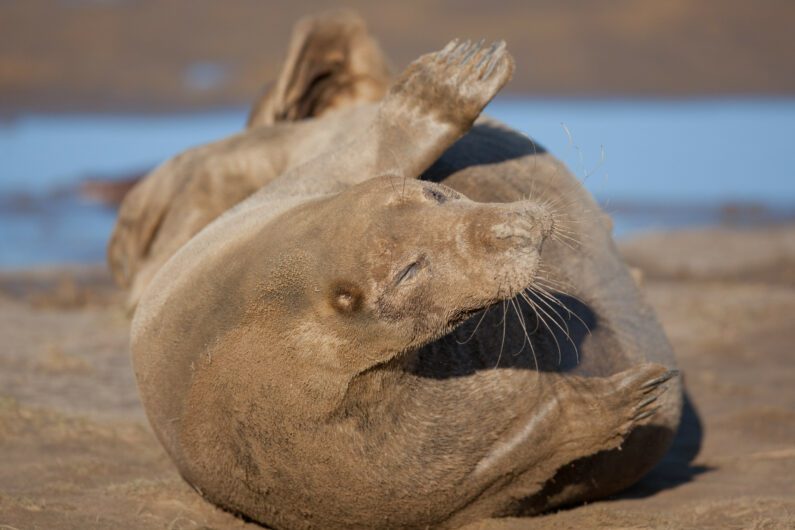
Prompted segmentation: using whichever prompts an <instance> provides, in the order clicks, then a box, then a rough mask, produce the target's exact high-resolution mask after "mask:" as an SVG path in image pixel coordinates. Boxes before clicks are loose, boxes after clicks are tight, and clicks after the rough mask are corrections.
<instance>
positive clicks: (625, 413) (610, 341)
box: [132, 42, 681, 528]
mask: <svg viewBox="0 0 795 530" xmlns="http://www.w3.org/2000/svg"><path fill="white" fill-rule="evenodd" d="M512 68H513V63H512V61H511V58H510V56H509V55H508V54H507V52H506V51H505V49H504V46H503V45H495V46H492V47H491V48H490V49H484V48H482V47H481V46H479V45H471V44H468V43H467V44H458V43H455V42H454V43H451V44H450V45H448V46H447V47H446V48H445V49H444V50H442V51H441V52H438V53H435V54H430V55H427V56H424V57H422V58H420V59H419V60H418V61H416V62H415V63H413V64H412V65H411V66H410V67H409V68H408V69H407V70H406V71H405V72H404V73H403V74H402V75H401V76H400V77H399V78H398V80H397V81H396V83H395V84H394V85H393V87H392V88H391V89H390V91H389V93H388V94H387V96H386V97H385V98H384V100H383V101H382V102H381V103H379V104H378V105H375V106H362V107H358V108H352V109H349V110H340V111H338V112H333V113H330V114H328V115H326V116H324V117H323V118H321V119H317V120H308V121H306V122H300V123H295V124H292V125H284V126H282V127H278V126H277V127H275V128H270V129H268V130H267V131H269V132H265V131H258V130H256V129H254V130H252V131H250V132H248V133H246V134H244V135H242V136H240V137H238V138H235V139H232V140H228V141H227V142H226V143H224V144H217V145H216V146H213V147H209V148H207V149H208V150H216V152H218V153H225V154H226V155H227V156H232V153H234V154H239V153H241V152H249V151H248V149H249V148H250V147H249V146H251V148H252V149H253V146H254V145H256V144H258V143H261V144H263V148H264V150H265V151H266V152H267V153H270V150H271V149H273V151H274V152H278V151H280V150H282V149H284V151H285V152H284V154H283V155H282V156H284V157H285V158H286V159H292V160H295V159H297V158H301V157H300V156H294V155H295V153H294V152H293V150H292V149H290V148H287V149H285V146H287V145H292V144H290V143H289V142H288V140H286V139H284V138H285V137H287V136H288V135H291V134H292V135H294V136H291V137H290V138H291V139H292V140H296V142H297V143H298V145H301V146H304V147H301V148H299V150H300V149H304V150H306V147H305V146H306V145H310V144H313V142H314V144H313V145H314V146H315V147H318V146H320V147H321V148H316V149H315V150H314V152H315V153H318V152H319V153H322V154H320V155H317V156H315V157H314V158H310V157H304V159H303V160H301V162H300V163H298V162H296V163H294V164H290V163H285V164H283V165H282V166H281V167H280V168H279V169H282V170H283V171H274V172H272V173H268V172H264V173H265V175H264V176H260V177H259V178H260V179H261V181H267V185H265V186H264V187H263V188H262V189H261V190H260V191H258V192H256V193H254V194H253V195H252V196H251V197H249V198H248V199H246V200H245V201H243V202H242V203H241V204H239V205H237V206H236V207H234V208H233V209H231V210H230V211H228V212H227V213H225V214H224V215H222V216H221V217H220V218H218V219H217V220H215V221H214V222H212V223H210V224H209V226H207V227H206V228H205V229H204V230H202V231H201V232H200V233H199V234H198V235H196V236H195V237H193V238H192V239H190V241H188V242H187V244H185V245H184V246H182V247H181V248H179V250H178V251H176V253H175V254H174V255H173V257H171V258H170V259H168V261H167V262H166V263H165V265H163V266H162V267H158V268H159V271H158V272H157V273H156V275H155V276H154V279H153V280H152V281H151V284H150V285H149V287H148V288H146V289H145V291H144V292H143V297H142V298H141V301H140V305H139V307H138V309H137V311H136V314H135V319H134V322H133V329H132V351H133V361H134V366H135V371H136V376H137V379H138V382H139V387H140V391H141V396H142V399H143V401H144V405H145V408H146V411H147V414H148V416H149V418H150V421H151V423H152V425H153V427H154V429H155V432H156V434H157V436H158V438H159V439H160V441H161V442H162V443H163V445H164V446H165V448H166V450H167V451H168V453H169V455H170V456H171V457H172V458H173V460H174V461H175V463H176V464H177V466H178V468H179V470H180V472H181V473H182V475H183V477H184V478H185V479H186V480H187V481H188V482H189V483H191V484H192V485H193V486H194V487H195V488H196V489H197V490H198V491H199V492H200V493H202V494H203V495H204V496H205V497H206V498H207V499H209V500H211V501H212V502H215V503H217V504H219V505H221V506H223V507H225V508H227V509H230V510H232V511H235V512H239V513H243V514H245V515H246V516H248V517H251V518H253V519H255V520H257V521H260V522H262V523H265V524H267V525H270V526H273V527H277V528H297V527H311V526H316V527H322V528H334V527H339V528H353V527H362V528H364V527H426V526H429V525H431V526H456V525H460V524H463V523H466V522H469V521H472V520H475V519H477V518H480V517H486V516H494V515H510V514H530V513H537V512H539V511H541V510H546V509H550V508H553V507H555V506H560V505H562V504H566V503H571V502H578V501H582V500H587V499H594V498H598V497H599V496H603V495H606V494H609V493H612V492H614V491H617V490H618V489H621V488H623V487H625V486H627V485H629V484H631V483H632V482H634V481H635V480H637V479H638V478H639V477H640V476H641V475H642V474H643V473H645V472H646V471H647V470H648V469H649V468H650V467H651V466H652V465H653V464H654V463H655V462H656V461H657V460H658V459H659V458H660V457H661V456H662V454H663V453H664V451H665V450H666V449H667V446H668V444H669V443H670V440H671V438H672V435H673V432H674V430H675V429H676V426H677V424H678V420H679V409H680V406H681V390H680V387H679V381H678V378H673V379H672V376H673V375H674V372H673V371H672V369H673V357H672V353H671V350H670V347H669V345H668V343H667V341H666V339H665V337H664V335H663V333H662V331H661V329H660V327H659V324H658V323H657V322H656V320H655V317H654V315H653V314H652V312H651V311H650V310H649V308H648V307H647V306H646V305H645V304H644V302H643V301H642V300H641V298H640V295H639V293H638V292H637V289H636V287H635V285H634V283H633V281H632V278H631V276H630V275H629V273H628V271H627V269H626V267H625V266H624V265H623V263H622V262H621V260H620V258H619V256H618V254H617V252H616V249H615V247H614V245H613V243H612V240H611V237H610V233H609V232H610V229H609V223H608V222H606V218H605V216H604V214H602V213H601V212H600V210H599V208H598V207H597V205H596V204H595V203H594V202H593V200H592V199H591V198H590V196H589V195H588V194H587V193H586V192H585V191H584V190H583V189H582V187H581V186H580V184H579V183H578V182H577V180H576V179H575V178H574V177H572V176H571V175H570V174H569V173H568V172H567V171H566V169H565V168H564V167H563V166H562V165H561V164H560V163H559V162H557V161H556V160H554V159H553V158H552V157H550V156H549V155H547V154H545V153H543V152H542V151H541V150H540V149H539V148H538V147H537V146H536V145H535V144H534V143H533V142H532V141H531V140H529V139H528V138H526V137H523V136H521V135H519V134H517V133H515V132H513V131H510V130H509V129H507V128H506V127H504V126H502V125H500V124H498V123H496V122H493V121H490V120H488V119H481V120H479V121H478V122H477V123H474V122H475V120H476V118H477V116H478V115H479V113H480V111H481V110H482V108H483V106H485V104H486V103H487V102H488V101H489V100H490V99H491V98H492V97H493V96H494V94H495V93H496V92H497V91H498V90H499V89H500V88H501V87H502V86H503V84H504V83H505V82H506V81H507V80H508V78H509V77H510V74H511V72H512ZM473 123H474V127H473ZM285 131H290V132H285ZM351 131H354V132H351ZM282 134H284V135H285V137H283V136H281V135H282ZM268 135H272V136H270V137H271V138H275V139H276V141H275V142H269V141H268V140H267V138H268V137H269V136H268ZM299 138H300V139H299ZM302 142H303V143H302ZM240 146H244V147H243V148H242V149H241V150H240V151H236V149H238V148H240ZM323 146H325V149H324V148H322V147H323ZM250 152H252V153H253V150H252V151H250ZM303 152H304V151H302V153H303ZM252 158H253V157H252ZM234 159H235V160H237V158H234ZM240 160H249V159H247V158H246V157H245V156H241V157H240ZM208 163H210V162H208ZM241 163H242V162H241ZM256 163H259V164H260V166H263V165H264V164H263V163H262V162H261V161H260V162H256ZM276 166H278V164H276V163H274V167H276ZM418 177H422V180H416V179H417V178H418ZM144 185H145V184H144ZM139 200H140V199H139ZM208 217H213V216H209V215H208ZM205 224H206V223H205ZM196 230H197V229H195V228H191V229H190V230H188V231H186V232H185V234H188V233H189V232H191V231H194V232H195V231H196ZM190 235H192V234H190ZM190 235H187V236H185V235H182V236H180V237H187V238H190ZM178 240H179V238H175V239H173V240H172V241H178ZM183 242H184V241H183ZM172 244H173V246H175V247H179V244H177V243H172ZM180 244H181V243H180ZM164 261H165V260H164ZM665 389H667V390H668V391H667V392H664V393H663V390H665ZM619 448H621V449H622V450H621V451H618V450H617V449H619Z"/></svg>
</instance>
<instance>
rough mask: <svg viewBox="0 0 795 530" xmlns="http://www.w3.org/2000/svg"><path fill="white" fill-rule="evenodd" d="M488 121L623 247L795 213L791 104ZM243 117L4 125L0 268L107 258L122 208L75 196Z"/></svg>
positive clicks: (601, 110) (641, 104)
mask: <svg viewBox="0 0 795 530" xmlns="http://www.w3.org/2000/svg"><path fill="white" fill-rule="evenodd" d="M488 112H489V113H490V114H492V115H493V116H495V117H497V118H499V119H501V120H503V121H505V122H506V123H508V124H510V125H512V126H513V127H515V128H517V129H519V130H521V131H523V132H525V133H527V134H528V135H530V136H532V137H533V138H535V139H536V140H537V141H539V142H540V143H541V144H542V145H544V146H545V147H546V148H547V149H548V150H550V151H551V152H552V153H554V154H555V155H557V156H558V157H559V158H562V159H563V160H564V161H565V162H566V163H567V164H568V165H569V167H570V168H571V169H572V170H573V171H574V172H575V174H577V175H578V176H579V177H580V178H581V179H582V180H583V182H584V184H585V186H586V187H587V188H588V189H589V190H590V191H591V192H592V193H594V194H595V195H596V196H597V198H598V199H599V200H600V201H601V202H602V203H603V205H604V206H605V207H606V208H607V209H608V210H609V211H612V212H613V213H614V216H615V218H616V233H617V234H618V235H619V236H624V235H627V234H632V233H635V232H637V231H642V230H649V229H656V228H667V227H679V226H690V225H703V224H715V223H719V222H723V221H725V220H726V215H725V214H726V209H725V208H723V207H722V205H724V204H725V203H741V204H748V203H751V204H752V205H756V207H754V208H752V213H751V215H750V217H751V218H752V220H753V219H756V218H757V217H758V218H760V219H763V220H769V219H771V218H779V217H790V216H793V215H795V147H793V145H792V144H793V141H794V140H795V100H792V99H784V100H697V101H645V100H616V101H570V100H559V101H558V100H553V101H549V100H519V99H502V100H498V101H495V102H494V103H493V104H492V105H491V106H490V108H489V109H488ZM245 114H246V110H245V109H242V108H239V109H227V110H222V111H208V112H202V113H196V114H174V115H168V114H165V115H164V114H157V115H130V114H120V115H70V114H59V115H29V116H20V117H17V118H15V119H12V120H8V121H4V122H0V160H1V161H2V162H0V164H2V167H0V267H22V266H29V265H36V264H45V263H54V262H58V263H60V262H79V263H84V262H95V261H101V260H102V259H104V246H105V243H106V240H107V237H108V235H109V233H110V230H111V228H112V224H113V220H114V211H113V210H112V209H110V208H107V207H105V206H102V205H99V204H95V203H92V202H89V201H86V200H84V199H81V198H79V197H78V196H77V194H76V193H75V189H76V187H77V186H78V185H79V183H80V182H81V181H82V180H83V179H85V178H86V177H102V176H107V177H109V178H112V177H114V176H119V175H126V174H129V173H131V172H136V171H146V170H148V169H149V168H151V167H153V166H154V165H156V164H158V163H160V162H162V161H163V160H165V159H167V158H169V157H171V156H173V155H174V154H176V153H178V152H180V151H182V150H184V149H187V148H189V147H191V146H195V145H200V144H202V143H205V142H209V141H212V140H215V139H218V138H222V137H224V136H227V135H229V134H233V133H235V132H237V131H239V130H240V129H241V128H242V127H243V124H244V121H245ZM627 204H631V205H633V207H632V208H631V209H629V210H628V209H627V208H626V207H625V206H626V205H627ZM644 205H648V206H649V207H645V206H644ZM660 205H667V206H666V207H660ZM671 206H673V207H671ZM741 211H745V210H743V209H742V208H741ZM760 211H761V212H762V213H761V214H760V213H759V212H760Z"/></svg>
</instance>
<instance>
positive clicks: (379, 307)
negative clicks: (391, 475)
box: [260, 176, 554, 371]
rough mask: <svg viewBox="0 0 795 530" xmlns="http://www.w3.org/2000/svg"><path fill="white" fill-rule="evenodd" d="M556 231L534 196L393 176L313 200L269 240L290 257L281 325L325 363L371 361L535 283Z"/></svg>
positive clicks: (273, 277)
mask: <svg viewBox="0 0 795 530" xmlns="http://www.w3.org/2000/svg"><path fill="white" fill-rule="evenodd" d="M553 227H554V221H553V216H552V215H551V213H550V212H549V211H548V210H547V209H546V208H544V207H543V206H541V205H539V204H537V203H535V202H533V201H520V202H514V203H507V204H498V203H489V204H484V203H476V202H473V201H471V200H469V199H467V198H466V197H464V196H463V195H461V194H460V193H458V192H456V191H454V190H452V189H450V188H448V187H446V186H443V185H440V184H435V183H431V182H423V181H415V180H407V179H402V178H398V177H392V176H385V177H381V178H376V179H372V180H370V181H368V182H366V183H364V184H361V185H358V186H355V187H353V188H350V189H348V190H346V191H344V192H342V193H340V194H338V195H335V196H332V197H327V198H323V199H320V200H318V201H313V202H309V203H307V204H305V205H303V206H301V207H299V208H297V209H294V210H291V211H290V213H289V214H288V215H284V216H282V217H280V218H277V219H275V220H274V221H273V222H272V223H270V226H269V229H268V237H267V238H265V239H263V240H262V241H263V242H264V241H266V240H267V249H263V253H262V254H260V255H268V256H271V257H273V259H275V260H276V262H278V263H279V264H281V266H279V265H277V266H276V267H273V268H271V269H270V274H268V275H267V277H269V278H270V280H268V279H267V277H266V278H265V279H264V283H263V284H262V285H264V286H265V289H266V290H268V291H270V292H272V293H273V294H274V295H276V298H277V299H279V300H280V301H281V302H282V303H285V304H286V305H285V307H284V311H283V313H284V314H285V315H289V317H288V319H287V321H279V322H272V323H274V324H277V325H276V326H275V327H274V329H273V331H274V332H275V333H276V334H278V335H279V340H278V342H279V343H281V344H284V345H287V346H288V350H295V351H302V352H305V353H304V355H307V354H309V355H313V356H314V355H317V356H319V358H318V359H317V361H318V362H320V363H321V364H326V363H331V364H334V365H338V366H347V367H348V368H350V369H352V370H354V371H359V370H362V369H366V368H367V367H368V366H371V365H372V364H373V362H374V361H375V362H383V361H386V360H388V359H390V358H392V357H394V356H395V355H397V354H400V353H401V352H404V351H408V350H411V349H414V348H417V347H419V346H422V345H424V344H427V343H428V342H430V341H432V340H435V339H436V338H438V337H440V336H442V335H443V334H445V333H447V332H449V331H450V330H451V329H452V328H453V327H455V326H456V325H457V324H459V323H461V322H463V321H464V320H466V318H467V317H468V316H470V315H471V314H472V313H474V312H476V311H478V310H480V309H483V308H484V307H487V306H489V305H491V304H494V303H496V302H498V301H501V300H505V299H508V298H512V297H513V296H515V295H516V294H517V293H519V292H520V291H522V290H523V289H525V288H526V287H527V286H528V285H529V284H530V283H531V282H532V281H533V279H534V276H535V274H536V273H537V270H538V264H539V259H540V253H541V247H542V243H543V242H544V239H545V238H546V237H547V236H548V235H549V234H550V233H551V231H552V230H553ZM287 269H289V273H288V271H287ZM269 283H270V285H268V284H269ZM286 292H289V293H292V295H291V296H290V297H289V299H288V298H285V293H286ZM260 300H261V298H260ZM269 303H270V302H269ZM279 320H281V319H279ZM297 328H298V329H297ZM330 345H331V346H333V347H329V346H330ZM308 352H311V353H308Z"/></svg>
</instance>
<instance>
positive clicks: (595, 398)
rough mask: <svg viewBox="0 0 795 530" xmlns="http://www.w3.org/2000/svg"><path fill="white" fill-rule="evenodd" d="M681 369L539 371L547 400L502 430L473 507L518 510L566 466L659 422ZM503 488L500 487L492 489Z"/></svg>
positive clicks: (484, 461) (478, 476)
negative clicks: (597, 374)
mask: <svg viewBox="0 0 795 530" xmlns="http://www.w3.org/2000/svg"><path fill="white" fill-rule="evenodd" d="M677 374H678V372H676V371H672V370H668V369H667V368H665V367H664V366H661V365H658V364H642V365H638V366H635V367H633V368H630V369H628V370H626V371H624V372H620V373H618V374H616V375H614V376H611V377H607V378H591V377H578V376H572V375H563V374H551V373H546V374H539V375H538V380H537V382H538V385H539V387H538V388H537V389H536V390H537V392H538V394H536V395H537V396H542V398H541V399H539V400H537V401H536V400H534V402H533V405H532V408H531V409H529V410H527V411H525V412H524V413H522V414H521V416H520V417H519V418H517V420H516V421H515V422H514V425H512V426H511V428H509V429H507V430H506V431H504V432H503V433H502V435H501V436H500V439H499V441H498V442H497V443H496V444H493V446H492V447H491V448H490V450H489V451H488V452H487V453H486V454H485V455H484V457H483V458H481V460H480V461H479V462H478V463H477V465H476V467H475V469H474V471H473V473H472V478H473V479H475V480H477V481H479V482H480V483H481V487H483V488H484V489H483V493H481V496H480V499H479V501H478V502H477V503H475V504H477V506H475V505H474V504H473V506H472V509H473V510H475V511H477V512H479V513H488V514H489V515H507V514H511V513H515V512H516V510H517V506H519V505H521V503H522V500H523V499H528V498H531V497H532V496H533V495H535V494H537V493H539V492H540V491H541V490H542V488H543V487H544V485H545V484H546V483H547V482H548V481H549V480H550V479H552V478H553V477H554V476H555V473H556V472H557V471H558V470H559V469H561V468H563V467H564V466H567V465H569V464H571V463H572V462H575V461H576V460H578V459H581V458H585V457H589V456H592V455H595V454H597V453H600V452H602V451H608V450H611V449H616V448H620V447H621V445H622V443H623V442H624V441H625V440H626V438H627V436H629V434H630V433H631V432H632V431H633V430H634V429H635V428H637V427H639V426H641V425H644V424H646V423H651V422H652V421H653V418H654V414H655V412H656V411H657V408H656V407H657V402H658V399H659V397H660V396H661V395H662V393H663V392H665V391H666V389H667V387H668V385H667V384H666V382H667V381H669V380H671V379H672V378H673V377H675V376H676V375H677ZM513 399H521V398H520V396H514V397H513ZM580 479H582V480H584V481H585V480H591V479H592V477H580ZM495 491H498V492H499V493H496V494H493V495H491V494H489V492H495ZM467 511H468V510H465V511H463V512H462V513H460V514H457V516H456V517H458V518H460V519H459V520H460V521H463V520H466V519H467V518H468V517H469V516H470V515H471V514H468V513H466V512H467ZM454 520H455V519H454Z"/></svg>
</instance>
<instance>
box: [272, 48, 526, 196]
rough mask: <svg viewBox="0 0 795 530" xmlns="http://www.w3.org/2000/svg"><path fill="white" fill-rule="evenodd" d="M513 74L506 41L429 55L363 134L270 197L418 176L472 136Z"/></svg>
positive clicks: (287, 178) (286, 178) (301, 170)
mask: <svg viewBox="0 0 795 530" xmlns="http://www.w3.org/2000/svg"><path fill="white" fill-rule="evenodd" d="M512 73H513V59H512V58H511V56H510V54H509V53H508V51H507V50H506V49H505V43H504V42H499V43H495V44H493V45H491V46H490V47H488V48H487V47H484V46H483V44H482V42H478V43H471V42H469V41H467V42H464V43H459V42H458V41H453V42H451V43H449V44H448V45H447V46H446V47H445V48H444V49H442V50H441V51H438V52H435V53H430V54H428V55H424V56H422V57H420V58H419V59H417V60H416V61H414V62H413V63H412V64H411V65H409V67H408V68H407V69H406V70H405V71H404V72H403V73H402V74H401V75H400V77H399V78H398V79H397V81H396V82H395V84H394V85H393V86H392V87H391V88H390V90H389V92H388V93H387V95H386V96H385V97H384V99H383V100H382V101H381V103H380V104H379V108H378V111H377V113H376V116H375V118H374V119H373V122H372V123H371V124H370V126H369V127H368V128H367V129H366V130H365V131H364V133H363V134H359V135H356V136H353V137H352V139H351V141H350V142H349V143H347V144H346V145H342V146H339V147H336V148H334V149H332V150H331V151H328V152H326V153H323V154H321V155H319V156H318V157H316V158H314V159H313V160H311V161H310V162H308V163H307V164H305V165H303V166H300V167H298V168H295V170H293V171H290V172H288V173H286V174H285V175H283V176H282V177H281V178H279V179H278V180H277V181H275V182H274V183H273V184H272V185H271V186H269V188H268V189H269V192H270V193H273V192H276V193H282V194H293V193H298V194H315V193H317V194H323V193H333V192H338V191H341V190H343V189H345V188H347V187H349V186H352V185H354V184H358V183H360V182H363V181H365V180H368V179H371V178H373V177H378V176H382V175H395V176H397V177H401V178H417V177H419V175H420V174H421V173H422V172H423V171H424V170H425V169H427V168H428V167H429V166H430V165H431V164H432V163H433V162H435V161H436V159H438V158H439V156H441V155H442V153H444V151H445V150H447V148H448V147H450V146H451V145H452V144H453V143H455V141H456V140H458V139H459V138H460V137H461V136H463V135H464V134H466V132H467V131H469V129H470V128H471V127H472V123H473V122H474V121H475V119H476V118H477V117H478V115H479V114H480V112H481V111H482V110H483V108H484V107H485V106H486V104H487V103H488V102H489V101H491V99H492V98H493V97H494V96H495V95H496V94H497V92H498V91H499V90H500V89H501V88H502V87H503V85H505V83H507V82H508V80H509V79H510V77H511V74H512Z"/></svg>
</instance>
